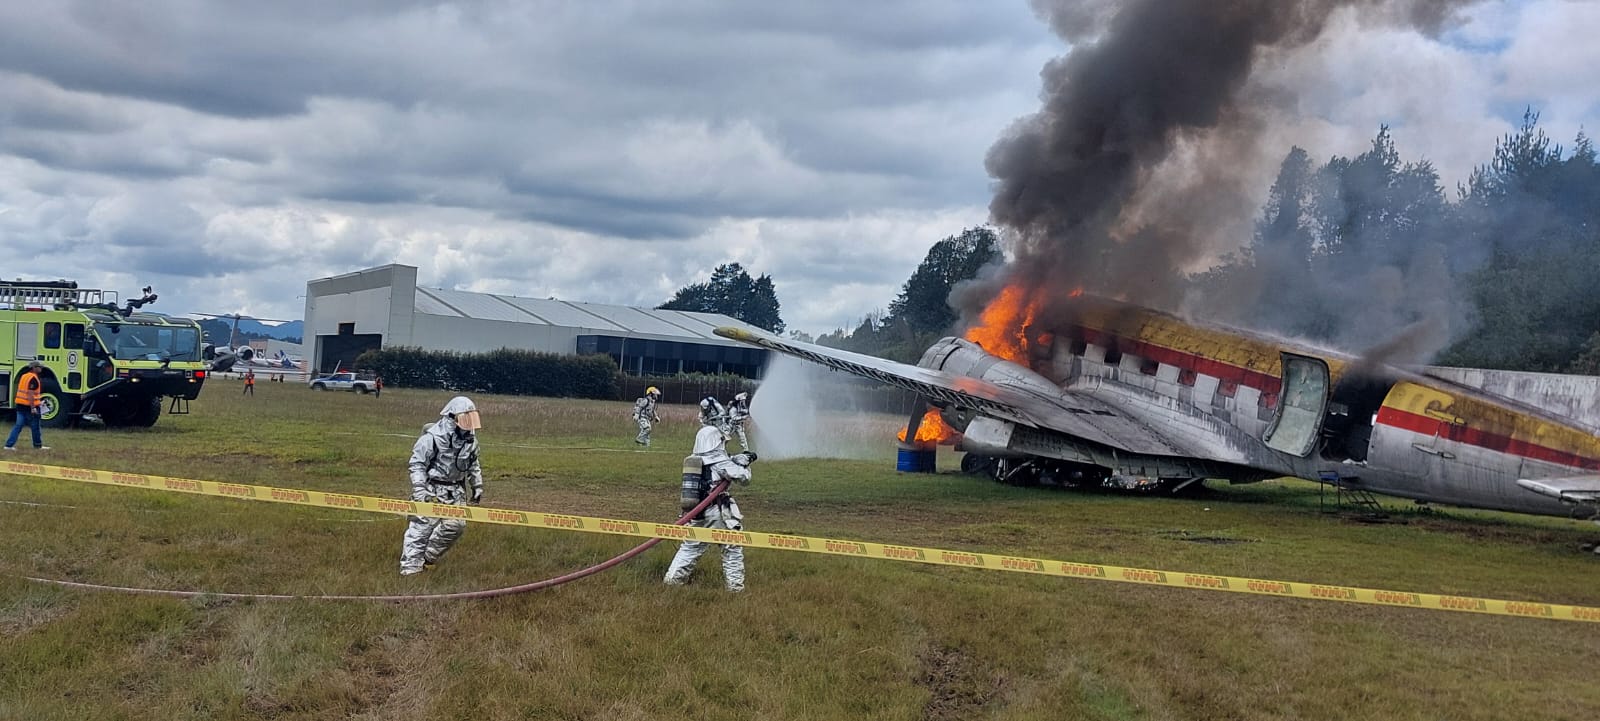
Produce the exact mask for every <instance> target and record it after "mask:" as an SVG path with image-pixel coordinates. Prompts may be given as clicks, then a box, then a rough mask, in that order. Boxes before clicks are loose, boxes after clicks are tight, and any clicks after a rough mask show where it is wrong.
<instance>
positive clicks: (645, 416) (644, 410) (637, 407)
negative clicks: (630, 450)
mask: <svg viewBox="0 0 1600 721" xmlns="http://www.w3.org/2000/svg"><path fill="white" fill-rule="evenodd" d="M660 399H661V391H658V390H656V389H655V387H654V386H652V387H651V388H650V389H649V390H647V391H645V392H644V396H643V397H642V398H640V399H639V400H636V401H634V402H633V419H634V420H636V421H638V422H639V435H638V437H636V438H634V439H633V442H634V443H637V444H639V445H641V446H644V447H646V448H649V447H650V428H651V424H652V423H660V422H661V416H658V415H656V401H658V400H660Z"/></svg>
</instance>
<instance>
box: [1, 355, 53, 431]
mask: <svg viewBox="0 0 1600 721" xmlns="http://www.w3.org/2000/svg"><path fill="white" fill-rule="evenodd" d="M43 391H44V373H43V366H42V365H40V363H39V361H29V363H28V367H27V370H25V371H23V372H22V378H21V380H18V381H17V395H16V397H15V398H13V399H12V400H11V407H12V408H13V409H14V410H15V411H16V412H17V424H16V425H14V426H12V427H11V436H10V437H8V438H6V450H8V451H16V450H17V448H16V446H17V438H18V437H19V436H21V435H22V426H24V425H27V426H28V428H30V429H32V430H33V447H34V448H35V449H37V450H41V451H48V450H50V446H47V445H45V444H44V439H43V438H41V437H40V436H39V413H40V409H39V405H40V401H41V400H42V398H43Z"/></svg>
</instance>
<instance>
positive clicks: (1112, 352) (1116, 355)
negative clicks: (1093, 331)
mask: <svg viewBox="0 0 1600 721" xmlns="http://www.w3.org/2000/svg"><path fill="white" fill-rule="evenodd" d="M1121 363H1122V351H1120V350H1117V349H1116V348H1107V349H1106V365H1108V366H1114V365H1121Z"/></svg>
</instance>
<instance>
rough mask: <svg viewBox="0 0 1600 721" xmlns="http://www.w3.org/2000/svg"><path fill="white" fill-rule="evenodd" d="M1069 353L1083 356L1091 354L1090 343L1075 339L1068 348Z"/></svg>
mask: <svg viewBox="0 0 1600 721" xmlns="http://www.w3.org/2000/svg"><path fill="white" fill-rule="evenodd" d="M1067 352H1068V353H1071V354H1072V355H1083V354H1084V353H1087V352H1089V343H1088V342H1087V341H1085V340H1083V339H1082V338H1073V339H1072V344H1071V345H1070V346H1068V347H1067Z"/></svg>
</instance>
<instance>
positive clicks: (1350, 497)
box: [1317, 471, 1389, 521]
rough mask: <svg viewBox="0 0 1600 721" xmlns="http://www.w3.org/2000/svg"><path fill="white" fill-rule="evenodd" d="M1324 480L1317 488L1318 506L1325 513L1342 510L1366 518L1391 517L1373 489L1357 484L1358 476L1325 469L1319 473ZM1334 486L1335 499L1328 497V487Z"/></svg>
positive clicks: (1373, 519) (1376, 519)
mask: <svg viewBox="0 0 1600 721" xmlns="http://www.w3.org/2000/svg"><path fill="white" fill-rule="evenodd" d="M1318 478H1319V479H1320V480H1321V481H1322V484H1321V486H1319V487H1318V490H1317V507H1318V508H1320V509H1321V510H1322V512H1323V513H1338V512H1340V511H1353V512H1355V513H1357V514H1359V516H1360V517H1361V518H1362V519H1364V520H1372V521H1381V520H1384V519H1386V518H1388V517H1389V512H1388V511H1386V510H1384V508H1383V504H1381V503H1378V497H1377V496H1374V495H1372V491H1369V490H1367V489H1365V488H1362V487H1360V486H1359V485H1356V484H1357V483H1360V482H1361V479H1360V478H1359V477H1357V476H1341V475H1339V474H1338V472H1336V471H1323V472H1321V473H1319V474H1318ZM1328 486H1333V499H1332V502H1331V503H1330V502H1329V501H1328V499H1327V488H1328Z"/></svg>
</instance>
